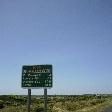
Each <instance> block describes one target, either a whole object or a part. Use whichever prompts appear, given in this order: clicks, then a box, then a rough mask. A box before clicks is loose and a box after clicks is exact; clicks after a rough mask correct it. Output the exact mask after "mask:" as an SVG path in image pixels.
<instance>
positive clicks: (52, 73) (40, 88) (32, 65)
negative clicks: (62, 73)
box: [21, 64, 53, 89]
mask: <svg viewBox="0 0 112 112" xmlns="http://www.w3.org/2000/svg"><path fill="white" fill-rule="evenodd" d="M45 65H50V66H52V86H51V87H23V86H22V75H23V74H22V73H23V72H22V73H21V74H22V75H21V88H23V89H51V88H52V87H53V65H52V64H41V65H23V66H22V70H23V67H24V66H45Z"/></svg>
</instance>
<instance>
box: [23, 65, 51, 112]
mask: <svg viewBox="0 0 112 112" xmlns="http://www.w3.org/2000/svg"><path fill="white" fill-rule="evenodd" d="M21 86H22V88H24V89H28V105H27V107H28V112H30V111H31V109H30V105H31V89H36V88H44V98H45V100H44V112H47V88H52V86H53V74H52V65H49V64H47V65H24V66H23V67H22V77H21Z"/></svg>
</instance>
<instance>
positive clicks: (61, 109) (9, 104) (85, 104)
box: [0, 95, 112, 112]
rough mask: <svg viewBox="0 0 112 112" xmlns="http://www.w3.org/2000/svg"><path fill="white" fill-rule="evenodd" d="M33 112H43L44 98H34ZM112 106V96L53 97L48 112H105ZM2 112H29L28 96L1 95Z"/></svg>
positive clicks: (49, 102) (50, 97) (49, 99)
mask: <svg viewBox="0 0 112 112" xmlns="http://www.w3.org/2000/svg"><path fill="white" fill-rule="evenodd" d="M31 102H32V103H31V112H43V110H44V109H43V107H44V98H43V96H32V101H31ZM108 106H112V95H51V96H48V112H103V110H104V108H107V107H108ZM0 112H27V96H20V95H1V96H0Z"/></svg>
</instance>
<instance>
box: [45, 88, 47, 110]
mask: <svg viewBox="0 0 112 112" xmlns="http://www.w3.org/2000/svg"><path fill="white" fill-rule="evenodd" d="M44 112H47V89H46V88H45V89H44Z"/></svg>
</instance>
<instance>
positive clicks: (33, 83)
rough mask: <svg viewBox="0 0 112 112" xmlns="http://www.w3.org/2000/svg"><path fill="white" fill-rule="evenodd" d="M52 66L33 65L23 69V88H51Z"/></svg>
mask: <svg viewBox="0 0 112 112" xmlns="http://www.w3.org/2000/svg"><path fill="white" fill-rule="evenodd" d="M52 81H53V77H52V65H32V66H26V65H25V66H23V67H22V84H21V85H22V87H23V88H51V87H52Z"/></svg>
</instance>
